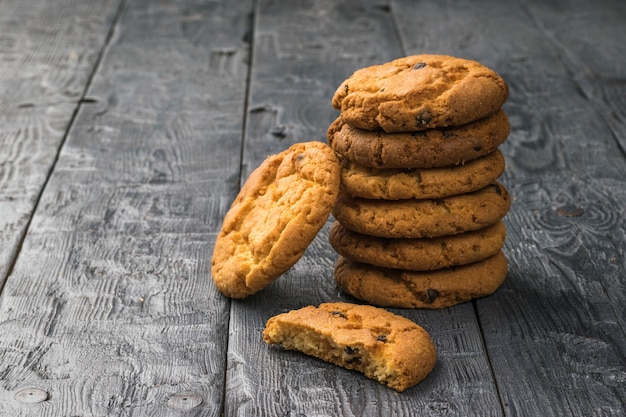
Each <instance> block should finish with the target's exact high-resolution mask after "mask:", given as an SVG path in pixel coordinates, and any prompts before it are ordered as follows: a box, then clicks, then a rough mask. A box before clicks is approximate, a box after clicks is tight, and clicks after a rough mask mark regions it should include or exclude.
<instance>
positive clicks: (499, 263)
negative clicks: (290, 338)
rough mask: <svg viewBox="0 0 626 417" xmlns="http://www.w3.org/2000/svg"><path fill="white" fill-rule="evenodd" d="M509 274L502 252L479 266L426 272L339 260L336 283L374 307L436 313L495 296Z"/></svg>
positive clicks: (475, 264) (336, 266) (471, 265)
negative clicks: (418, 309) (422, 309)
mask: <svg viewBox="0 0 626 417" xmlns="http://www.w3.org/2000/svg"><path fill="white" fill-rule="evenodd" d="M507 271H508V265H507V260H506V258H505V256H504V254H503V253H502V252H499V253H498V254H496V255H494V256H492V257H490V258H487V259H485V260H482V261H479V262H476V263H472V264H467V265H463V266H458V267H452V268H446V269H438V270H435V271H427V272H418V271H405V270H401V269H387V268H380V267H376V266H373V265H368V264H364V263H359V262H352V261H349V260H347V259H346V258H343V257H341V256H340V257H339V258H338V259H337V262H336V263H335V281H336V282H337V285H338V287H339V288H340V289H342V290H343V291H345V292H346V293H348V294H350V295H352V296H353V297H355V298H358V299H360V300H363V301H365V302H368V303H370V304H372V305H376V306H380V307H399V308H432V309H435V308H444V307H450V306H453V305H456V304H460V303H463V302H466V301H470V300H471V299H473V298H479V297H485V296H487V295H490V294H493V293H494V292H495V291H496V290H497V289H498V288H499V287H500V286H501V285H502V283H503V282H504V280H505V279H506V275H507Z"/></svg>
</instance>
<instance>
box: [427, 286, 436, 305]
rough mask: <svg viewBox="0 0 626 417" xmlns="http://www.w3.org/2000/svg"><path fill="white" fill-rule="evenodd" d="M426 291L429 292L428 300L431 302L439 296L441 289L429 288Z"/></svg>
mask: <svg viewBox="0 0 626 417" xmlns="http://www.w3.org/2000/svg"><path fill="white" fill-rule="evenodd" d="M426 293H427V294H428V302H429V303H432V302H434V301H435V300H436V299H437V297H439V291H437V290H433V289H430V288H429V289H428V290H427V291H426Z"/></svg>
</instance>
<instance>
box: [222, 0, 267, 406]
mask: <svg viewBox="0 0 626 417" xmlns="http://www.w3.org/2000/svg"><path fill="white" fill-rule="evenodd" d="M258 3H259V2H258V0H253V1H252V8H251V12H250V14H249V17H248V33H249V39H248V69H247V72H246V88H245V92H244V101H243V115H242V117H243V120H242V126H243V128H242V129H241V141H240V143H241V145H240V146H239V181H237V185H238V189H237V192H239V190H240V189H241V181H242V179H243V168H244V167H243V154H244V148H245V143H246V132H247V131H248V126H247V123H248V103H249V102H250V84H251V80H252V64H253V60H254V31H255V27H256V25H255V23H256V16H257V8H258V7H259V5H258ZM216 238H217V237H216ZM211 278H212V277H211ZM227 302H228V304H229V306H228V317H227V323H226V328H227V329H228V332H227V334H226V358H225V359H224V382H223V383H222V387H223V389H222V404H221V407H220V408H221V410H220V415H221V416H224V415H225V413H226V388H227V385H226V383H227V382H228V363H229V360H228V352H229V350H230V317H231V315H232V312H233V311H232V310H233V303H232V300H230V299H229V300H228V301H227Z"/></svg>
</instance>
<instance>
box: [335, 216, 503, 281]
mask: <svg viewBox="0 0 626 417" xmlns="http://www.w3.org/2000/svg"><path fill="white" fill-rule="evenodd" d="M328 238H329V240H330V243H331V245H332V247H333V248H334V249H335V251H336V252H337V253H339V254H340V255H342V256H343V257H345V258H347V259H350V260H352V261H356V262H363V263H367V264H370V265H376V266H380V267H383V268H393V269H406V270H411V271H430V270H435V269H441V268H447V267H451V266H458V265H465V264H469V263H473V262H478V261H482V260H483V259H486V258H489V257H490V256H493V255H495V254H496V253H498V252H500V250H501V249H502V246H503V245H504V239H505V238H506V227H505V226H504V223H503V222H502V221H499V222H498V223H496V224H494V225H493V226H488V227H486V228H484V229H480V230H476V231H473V232H466V233H459V234H456V235H451V236H441V237H436V238H424V239H402V238H400V239H390V238H383V237H374V236H368V235H363V234H361V233H356V232H352V231H350V230H348V229H346V228H345V227H343V226H341V223H339V222H335V223H334V224H333V225H332V227H331V229H330V232H329V235H328Z"/></svg>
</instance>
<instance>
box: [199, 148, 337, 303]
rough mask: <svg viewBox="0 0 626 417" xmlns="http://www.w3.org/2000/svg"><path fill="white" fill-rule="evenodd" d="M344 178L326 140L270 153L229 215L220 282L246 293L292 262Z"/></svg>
mask: <svg viewBox="0 0 626 417" xmlns="http://www.w3.org/2000/svg"><path fill="white" fill-rule="evenodd" d="M339 181H340V177H339V162H338V160H337V157H336V156H335V153H334V152H333V151H332V149H330V147H328V146H327V145H326V144H324V143H322V142H307V143H297V144H295V145H293V146H291V147H290V148H289V149H287V150H285V151H283V152H281V153H279V154H276V155H272V156H270V157H268V158H267V159H266V160H265V161H264V162H263V163H262V164H261V165H260V166H259V167H258V168H257V169H255V170H254V171H253V172H252V174H250V177H249V178H248V180H247V181H246V183H245V184H244V186H243V187H242V188H241V191H240V192H239V195H238V196H237V197H236V198H235V200H234V202H233V203H232V206H231V207H230V209H229V211H228V212H227V214H226V216H225V217H224V221H223V225H222V228H221V230H220V232H219V234H218V235H217V238H216V241H215V247H214V250H213V258H212V268H211V274H212V276H213V281H214V282H215V285H216V286H217V288H218V289H219V290H220V291H221V292H222V293H223V294H224V295H226V296H228V297H232V298H244V297H246V296H248V295H251V294H253V293H255V292H257V291H259V290H261V289H263V288H264V287H266V286H267V285H268V284H270V283H271V282H272V281H274V280H275V279H276V278H278V277H279V276H280V275H281V274H282V273H284V272H285V271H287V270H288V269H289V268H290V267H291V266H293V264H295V263H296V261H297V260H298V259H299V258H300V257H301V256H302V255H303V253H304V251H305V249H306V248H307V246H308V245H309V244H310V243H311V241H312V240H313V239H314V238H315V236H316V235H317V233H318V232H319V230H320V229H321V228H322V226H323V225H324V223H325V222H326V220H327V218H328V216H329V215H330V212H331V209H332V207H333V205H334V204H335V201H336V199H337V195H338V192H339Z"/></svg>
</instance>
